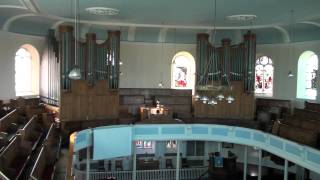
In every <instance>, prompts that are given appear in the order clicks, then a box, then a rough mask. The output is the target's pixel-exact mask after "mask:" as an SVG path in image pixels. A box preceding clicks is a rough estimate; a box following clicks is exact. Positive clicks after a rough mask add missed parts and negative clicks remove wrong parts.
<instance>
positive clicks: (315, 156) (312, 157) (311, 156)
mask: <svg viewBox="0 0 320 180" xmlns="http://www.w3.org/2000/svg"><path fill="white" fill-rule="evenodd" d="M307 159H308V160H309V161H311V162H313V163H316V164H320V153H314V152H311V151H308V153H307Z"/></svg>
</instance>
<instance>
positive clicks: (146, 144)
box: [136, 141, 152, 149]
mask: <svg viewBox="0 0 320 180" xmlns="http://www.w3.org/2000/svg"><path fill="white" fill-rule="evenodd" d="M136 147H137V148H138V149H151V148H152V141H136Z"/></svg>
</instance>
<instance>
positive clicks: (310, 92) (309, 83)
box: [305, 54, 318, 97]
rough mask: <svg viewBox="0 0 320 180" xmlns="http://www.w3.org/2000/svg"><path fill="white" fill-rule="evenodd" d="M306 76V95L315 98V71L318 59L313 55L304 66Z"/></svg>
mask: <svg viewBox="0 0 320 180" xmlns="http://www.w3.org/2000/svg"><path fill="white" fill-rule="evenodd" d="M305 71H306V75H305V83H306V87H305V88H306V91H305V93H306V95H307V96H310V97H316V96H317V86H316V80H317V71H318V57H317V55H315V54H313V55H312V56H311V57H310V58H309V60H308V61H307V64H306V70H305Z"/></svg>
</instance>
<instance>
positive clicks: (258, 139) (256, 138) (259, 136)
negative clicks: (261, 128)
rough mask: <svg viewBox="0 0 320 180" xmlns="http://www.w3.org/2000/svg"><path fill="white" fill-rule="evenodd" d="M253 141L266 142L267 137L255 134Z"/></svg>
mask: <svg viewBox="0 0 320 180" xmlns="http://www.w3.org/2000/svg"><path fill="white" fill-rule="evenodd" d="M253 139H254V140H256V141H259V142H266V139H267V138H266V137H265V136H264V135H263V134H260V133H253Z"/></svg>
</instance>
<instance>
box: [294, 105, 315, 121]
mask: <svg viewBox="0 0 320 180" xmlns="http://www.w3.org/2000/svg"><path fill="white" fill-rule="evenodd" d="M294 116H297V117H299V118H301V119H312V120H318V121H320V113H319V112H316V111H310V110H306V109H298V108H295V109H294Z"/></svg>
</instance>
